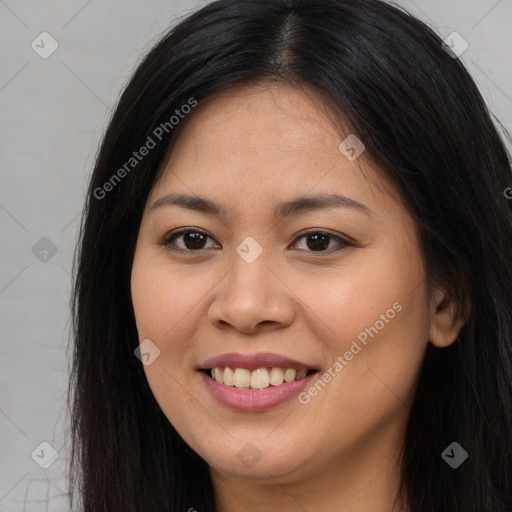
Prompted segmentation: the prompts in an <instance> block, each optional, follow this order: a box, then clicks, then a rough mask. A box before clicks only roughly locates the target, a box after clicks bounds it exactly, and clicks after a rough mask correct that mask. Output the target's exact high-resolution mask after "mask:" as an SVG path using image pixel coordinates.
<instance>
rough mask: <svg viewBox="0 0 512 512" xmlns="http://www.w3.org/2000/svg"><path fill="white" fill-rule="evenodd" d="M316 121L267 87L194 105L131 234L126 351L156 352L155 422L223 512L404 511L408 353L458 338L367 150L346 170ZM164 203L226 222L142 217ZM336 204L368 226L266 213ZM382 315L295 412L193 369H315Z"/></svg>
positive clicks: (322, 215) (304, 97) (313, 111)
mask: <svg viewBox="0 0 512 512" xmlns="http://www.w3.org/2000/svg"><path fill="white" fill-rule="evenodd" d="M325 112H326V110H325V104H323V103H322V100H321V99H320V97H319V96H317V95H315V93H314V92H313V91H298V90H296V89H292V88H289V87H285V86H282V85H275V84H274V85H269V84H267V85H265V84H259V85H255V86H251V87H243V88H238V89H233V90H231V91H229V92H225V93H223V94H222V95H219V96H217V97H216V98H214V99H213V100H211V101H209V102H208V103H205V104H202V105H199V106H198V107H197V109H196V110H194V113H193V115H191V117H190V118H189V119H188V120H187V124H186V126H184V131H183V132H182V133H181V134H180V137H179V138H178V140H177V142H176V145H175V147H174V149H173V151H172V154H171V156H170V159H169V160H168V161H167V163H166V164H165V168H164V170H163V174H162V176H161V178H160V179H159V180H158V181H157V182H156V183H155V186H154V187H153V189H152V191H151V193H150V195H149V197H148V201H147V204H146V209H145V212H144V215H143V219H142V222H141V226H140V231H139V236H138V240H137V247H136V252H135V258H134V263H133V269H132V277H131V290H132V300H133V305H134V311H135V317H136V323H137V329H138V333H139V339H140V341H142V340H144V339H147V338H149V339H150V340H152V342H153V343H154V344H155V345H157V346H158V347H159V349H160V356H159V357H158V358H157V359H156V360H155V361H154V362H153V363H152V364H150V365H148V366H144V370H145V373H146V376H147V379H148V382H149V385H150V387H151V390H152V392H153V394H154V396H155V398H156V400H157V401H158V403H159V405H160V407H161V409H162V411H163V412H164V414H165V415H166V417H167V418H168V419H169V421H170V422H171V423H172V425H173V426H174V427H175V428H176V430H177V431H178V432H179V433H180V435H181V436H182V437H183V439H184V440H185V441H186V442H187V443H188V444H189V445H190V446H191V447H192V448H193V449H194V450H195V451H196V452H197V453H198V454H199V455H200V456H201V457H203V458H204V459H205V460H206V461H207V462H208V464H209V465H210V468H211V475H212V481H213V484H214V488H215V493H216V502H217V506H218V510H219V511H220V512H228V511H235V510H251V511H254V512H263V511H274V510H279V511H281V512H287V511H291V510H294V511H295V510H299V509H300V510H308V511H322V510H344V511H362V510H364V511H366V512H371V511H375V512H377V511H379V512H384V511H391V510H393V511H401V510H407V509H406V508H405V507H403V506H401V505H400V504H399V503H397V504H395V506H394V507H393V501H394V497H395V493H396V490H397V483H398V466H397V464H398V453H399V449H400V447H401V444H402V439H403V435H404V432H405V427H406V422H407V416H408V413H409V410H410V407H411V404H412V399H413V394H414V390H415V385H416V382H417V377H418V373H419V370H420V366H421V361H422V357H423V354H424V351H425V349H426V346H427V343H428V342H429V341H430V342H431V343H434V344H435V345H437V346H446V345H448V344H450V343H452V342H453V341H454V340H455V339H456V337H457V334H458V332H459V331H460V329H461V328H462V325H463V322H462V320H460V319H458V318H455V316H454V308H453V304H452V303H451V301H450V300H449V298H448V297H446V296H445V294H444V292H443V290H441V289H434V290H429V289H428V288H427V284H426V273H425V272H426V271H425V266H424V262H423V257H422V254H421V251H420V249H419V243H418V232H417V229H416V227H415V224H414V223H413V221H412V219H411V217H410V215H409V214H408V213H407V211H406V210H405V208H404V207H403V205H402V203H401V201H400V199H399V198H398V197H397V194H396V192H395V191H394V190H393V189H392V188H391V186H390V185H389V183H388V182H386V181H385V180H384V179H383V178H382V177H381V175H380V174H379V172H378V171H377V169H375V168H374V167H373V166H372V165H371V163H370V162H369V160H367V158H366V155H365V153H363V154H362V155H361V156H360V157H359V158H357V159H356V160H355V161H353V162H352V161H349V160H348V159H347V158H346V157H345V156H344V155H343V154H342V153H341V152H340V150H339V149H338V146H339V144H340V143H341V141H342V140H343V139H344V138H345V137H347V136H348V135H349V133H350V132H349V131H346V132H345V133H340V131H339V130H338V129H336V128H335V126H334V125H333V123H332V122H331V121H330V120H329V117H328V116H326V115H325ZM171 192H179V193H184V194H190V195H192V194H196V195H200V196H204V197H206V198H208V199H210V200H212V201H214V202H216V203H222V205H223V206H224V208H225V209H226V211H227V214H226V217H225V218H221V217H218V216H215V215H209V214H205V213H201V212H196V211H192V210H188V209H185V208H182V207H179V206H166V207H162V208H159V209H156V210H154V211H152V212H151V211H150V207H151V205H152V204H153V203H154V202H155V201H156V200H157V199H159V198H161V197H162V196H164V195H166V194H168V193H171ZM333 192H335V193H339V194H343V195H346V196H348V197H349V198H351V199H354V200H356V201H359V202H361V203H363V204H364V205H366V206H367V207H368V209H369V214H366V213H364V212H362V211H359V210H357V209H354V208H347V207H343V208H333V207H331V208H327V209H318V210H315V211H307V212H302V213H299V214H294V215H291V216H290V217H286V218H283V219H281V220H275V219H274V218H273V217H272V210H273V208H274V205H275V204H276V203H278V202H281V201H286V200H291V199H294V198H296V197H298V196H301V195H304V194H314V193H333ZM186 227H190V228H199V229H201V230H203V231H205V232H207V234H208V236H209V237H208V238H206V240H205V241H204V245H203V246H201V245H197V246H198V247H204V249H202V250H201V249H194V247H195V246H194V244H193V243H192V244H190V243H189V245H188V247H192V249H191V250H189V251H188V253H187V252H186V247H187V245H185V244H186V243H187V242H186V239H185V238H184V237H178V238H177V239H175V240H174V247H175V248H176V249H177V250H176V251H173V250H172V247H173V245H172V244H171V245H169V246H167V247H163V246H161V245H159V243H160V242H161V240H162V239H163V238H165V236H166V235H168V234H169V233H170V232H171V231H175V230H177V229H178V228H186ZM306 229H307V230H311V231H312V232H313V233H314V232H315V231H316V232H318V231H328V232H329V233H331V234H332V235H333V238H330V239H329V238H327V242H326V244H327V243H329V246H328V249H323V250H322V249H320V250H317V251H315V247H316V246H315V244H314V243H312V242H311V239H309V244H308V238H307V237H304V236H303V235H299V236H298V234H299V232H300V231H303V230H306ZM249 236H250V237H252V238H254V239H255V240H256V241H257V242H258V243H259V244H260V246H261V247H262V249H263V252H262V253H261V255H260V256H259V257H258V258H257V259H256V260H255V261H254V262H252V263H247V262H246V261H245V260H244V259H242V258H241V257H240V256H239V254H238V253H237V252H236V248H237V247H238V246H239V244H240V243H241V242H242V241H243V240H244V239H245V238H246V237H249ZM335 236H340V237H341V238H348V239H349V240H351V241H353V243H354V246H348V247H344V248H343V245H339V242H338V241H337V239H336V238H334V237H335ZM329 240H330V242H328V241H329ZM313 242H314V241H313ZM336 247H341V250H339V251H335V252H333V250H334V249H335V248H336ZM179 248H182V249H183V252H179ZM194 250H195V251H196V252H193V251H194ZM396 303H398V304H399V305H400V306H401V310H400V311H399V312H396V314H395V315H394V318H392V319H389V318H388V317H386V318H388V321H387V322H384V327H383V328H380V329H378V333H377V334H376V335H374V336H373V337H370V336H368V340H367V344H366V345H362V344H361V343H359V345H360V346H361V350H360V351H359V352H358V353H357V354H356V355H354V357H353V358H352V360H350V361H347V364H346V365H345V366H344V367H343V369H342V370H341V371H339V372H334V373H335V374H336V376H335V377H333V378H332V379H331V381H330V382H329V383H327V384H326V385H325V387H324V388H323V389H322V390H321V391H320V392H318V394H317V395H316V396H314V397H312V398H311V400H310V401H309V403H307V404H301V403H300V402H299V401H298V400H297V399H296V398H293V399H291V400H290V401H288V402H286V403H284V404H281V405H279V406H277V407H275V408H273V409H270V410H267V411H264V412H239V411H235V410H232V409H230V408H228V407H226V406H224V405H221V404H219V403H218V402H217V401H216V400H215V398H214V397H213V396H212V395H211V394H210V393H209V392H208V390H207V389H206V387H205V385H204V383H203V382H202V379H201V378H200V377H201V376H200V374H199V373H198V372H197V371H196V368H197V367H198V366H200V365H201V363H202V362H203V361H205V360H206V359H208V358H210V357H213V356H216V355H220V354H223V353H226V352H241V353H243V354H250V353H256V352H267V351H268V352H275V353H278V354H282V355H285V356H288V357H291V358H293V359H298V360H300V361H304V362H307V363H309V364H310V365H313V366H314V367H316V368H319V369H320V370H321V373H323V372H326V371H327V370H328V369H329V368H332V367H333V365H334V363H335V362H336V360H337V357H338V356H343V355H344V354H345V353H346V351H347V350H348V349H349V348H350V346H351V344H352V342H353V341H354V340H357V339H358V338H357V336H358V335H360V333H361V332H363V331H364V330H365V329H366V328H370V327H371V326H375V325H376V322H377V321H378V320H379V319H381V318H382V317H381V315H386V311H388V310H389V309H390V308H391V309H392V308H393V304H396ZM378 325H379V326H380V325H381V324H380V323H379V324H378ZM248 442H250V443H252V444H253V445H255V446H256V447H257V449H258V451H259V454H260V455H261V458H260V459H259V460H258V462H257V463H256V464H254V465H253V466H252V467H247V466H246V465H244V464H243V463H242V462H241V461H240V460H239V458H238V457H237V454H238V452H239V451H240V450H241V449H242V448H243V447H244V446H245V445H246V444H247V443H248ZM246 449H247V448H246ZM434 456H437V454H434ZM190 506H191V507H193V506H194V504H193V503H191V504H190ZM301 507H303V508H301Z"/></svg>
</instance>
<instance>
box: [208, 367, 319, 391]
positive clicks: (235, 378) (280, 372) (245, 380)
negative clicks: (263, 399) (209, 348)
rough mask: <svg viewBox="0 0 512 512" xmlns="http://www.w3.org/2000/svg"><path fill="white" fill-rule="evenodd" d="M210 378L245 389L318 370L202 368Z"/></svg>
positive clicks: (278, 384) (284, 380) (301, 376)
mask: <svg viewBox="0 0 512 512" xmlns="http://www.w3.org/2000/svg"><path fill="white" fill-rule="evenodd" d="M202 371H203V372H204V373H205V374H206V375H207V376H208V377H210V378H211V379H212V380H214V381H216V382H218V383H219V384H222V385H224V386H226V387H236V388H246V389H266V388H268V387H273V386H280V385H281V384H283V383H290V382H294V381H296V380H301V379H304V378H305V377H307V376H309V375H311V374H313V373H318V370H314V369H308V368H299V369H296V368H279V367H273V368H256V369H255V370H252V371H251V370H248V369H247V368H230V367H229V366H226V367H215V368H210V369H207V370H202Z"/></svg>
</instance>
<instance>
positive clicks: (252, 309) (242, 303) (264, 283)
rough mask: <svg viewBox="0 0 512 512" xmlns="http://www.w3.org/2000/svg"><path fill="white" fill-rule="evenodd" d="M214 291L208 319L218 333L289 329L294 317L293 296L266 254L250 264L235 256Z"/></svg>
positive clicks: (276, 267)
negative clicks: (228, 269) (220, 331)
mask: <svg viewBox="0 0 512 512" xmlns="http://www.w3.org/2000/svg"><path fill="white" fill-rule="evenodd" d="M216 290H217V293H216V295H215V298H214V300H213V302H212V303H211V304H210V307H209V309H208V319H209V321H210V323H211V324H212V325H214V326H215V327H216V328H219V329H222V330H236V331H239V332H243V333H245V334H254V333H257V332H260V331H261V332H267V331H268V332H269V331H273V330H276V329H279V328H283V327H287V326H289V325H290V324H291V323H292V322H293V319H294V317H295V314H296V308H295V300H294V297H295V295H294V294H293V292H292V291H291V289H290V287H289V286H287V284H286V277H285V276H284V275H280V272H279V266H278V265H276V264H275V262H271V261H270V254H269V251H263V253H262V254H261V255H260V256H259V257H258V258H257V259H256V260H255V261H253V262H251V263H248V262H247V261H245V260H244V259H243V258H241V257H240V256H239V255H238V254H236V255H235V257H234V258H233V264H232V267H231V270H230V271H229V272H228V273H227V274H226V275H225V276H224V278H223V279H222V280H221V282H220V283H219V285H218V287H217V288H216Z"/></svg>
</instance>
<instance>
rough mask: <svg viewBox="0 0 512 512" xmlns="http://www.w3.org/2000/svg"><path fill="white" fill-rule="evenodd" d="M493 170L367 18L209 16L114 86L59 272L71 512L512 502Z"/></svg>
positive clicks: (475, 138)
mask: <svg viewBox="0 0 512 512" xmlns="http://www.w3.org/2000/svg"><path fill="white" fill-rule="evenodd" d="M510 171H511V166H510V158H509V155H508V154H507V151H506V149H505V147H504V144H503V142H502V140H501V139H500V136H499V135H498V133H497V131H496V128H495V126H494V124H493V122H492V120H491V117H490V114H489V113H488V111H487V109H486V106H485V104H484V102H483V100H482V98H481V95H480V94H479V92H478V89H477V87H476V86H475V84H474V82H473V81H472V79H471V78H470V76H469V74H468V72H467V71H466V70H465V68H464V66H463V65H462V64H461V62H460V60H459V59H457V58H456V56H455V55H454V54H453V52H451V51H450V50H449V49H448V48H447V47H446V46H445V45H443V44H442V41H441V39H440V38H439V37H438V36H437V35H435V34H434V33H433V32H432V31H431V30H430V29H429V28H427V27H426V26H425V25H424V24H422V23H421V22H419V21H418V20H416V19H415V18H413V17H411V16H410V15H408V14H407V13H405V12H403V11H401V10H399V9H397V8H395V7H392V6H390V5H388V4H386V3H384V2H381V1H377V0H356V1H353V0H352V1H349V0H321V1H318V2H314V3H313V2H309V1H306V0H278V1H266V0H265V1H261V0H220V1H216V2H213V3H210V4H208V5H207V6H205V7H204V8H202V9H201V10H199V11H197V12H195V13H194V14H192V15H190V16H189V17H187V18H186V19H184V20H182V21H181V22H180V23H179V24H178V25H177V26H176V27H174V28H173V29H172V30H170V31H169V33H168V34H166V35H165V37H163V39H162V40H161V41H160V42H159V43H158V44H156V46H155V47H154V48H153V49H152V50H151V51H150V52H149V54H148V55H147V56H146V57H145V59H144V60H143V61H142V62H141V64H140V65H139V66H138V69H137V70H136V72H135V74H134V76H133V78H132V79H131V81H130V82H129V84H128V85H127V86H126V88H125V90H124V92H123V94H122V96H121V98H120V100H119V104H118V105H117V108H116V110H115V113H114V115H113V117H112V119H111V121H110V124H109V127H108V129H107V131H106V134H105V137H104V140H103V143H102V145H101V149H100V151H99V154H98V157H97V161H96V165H95V168H94V172H93V175H92V178H91V182H90V186H89V192H88V200H87V205H86V209H85V211H84V223H83V228H82V232H81V240H80V245H79V249H78V253H77V274H76V285H75V294H74V304H73V313H74V320H75V323H74V338H75V345H74V348H75V351H74V359H73V375H72V377H73V378H72V380H71V382H70V395H71V394H72V395H73V423H72V429H73V452H72V466H71V473H70V477H71V483H72V485H74V483H76V482H79V483H80V496H79V498H78V501H79V503H80V506H81V507H82V508H83V510H84V511H87V512H88V511H98V510H108V511H142V510H144V511H152V512H153V511H164V510H166V511H169V510H172V511H178V510H179V511H182V510H188V511H189V512H191V511H193V510H197V511H217V512H227V511H231V510H251V511H256V512H260V511H273V510H279V511H281V512H282V511H287V510H308V511H317V510H318V511H321V510H358V511H363V510H364V511H400V512H402V511H408V512H418V511H421V512H426V511H429V512H438V511H447V510H456V511H461V512H462V511H464V512H469V511H472V512H505V511H509V510H510V509H511V507H512V485H511V482H510V479H511V455H512V441H511V439H512V436H511V432H512V403H511V401H512V333H511V327H512V318H511V313H510V304H511V302H512V286H511V285H512V257H511V256H512V211H511V202H510V201H509V200H507V197H506V192H505V191H506V190H510V187H511V185H512V175H511V172H510Z"/></svg>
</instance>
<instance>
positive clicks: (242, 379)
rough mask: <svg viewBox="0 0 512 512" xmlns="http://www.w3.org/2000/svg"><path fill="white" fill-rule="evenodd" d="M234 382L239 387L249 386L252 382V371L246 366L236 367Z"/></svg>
mask: <svg viewBox="0 0 512 512" xmlns="http://www.w3.org/2000/svg"><path fill="white" fill-rule="evenodd" d="M234 384H235V386H236V387H237V388H248V387H249V385H250V384H251V372H250V371H249V370H247V369H246V368H236V369H235V377H234Z"/></svg>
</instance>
